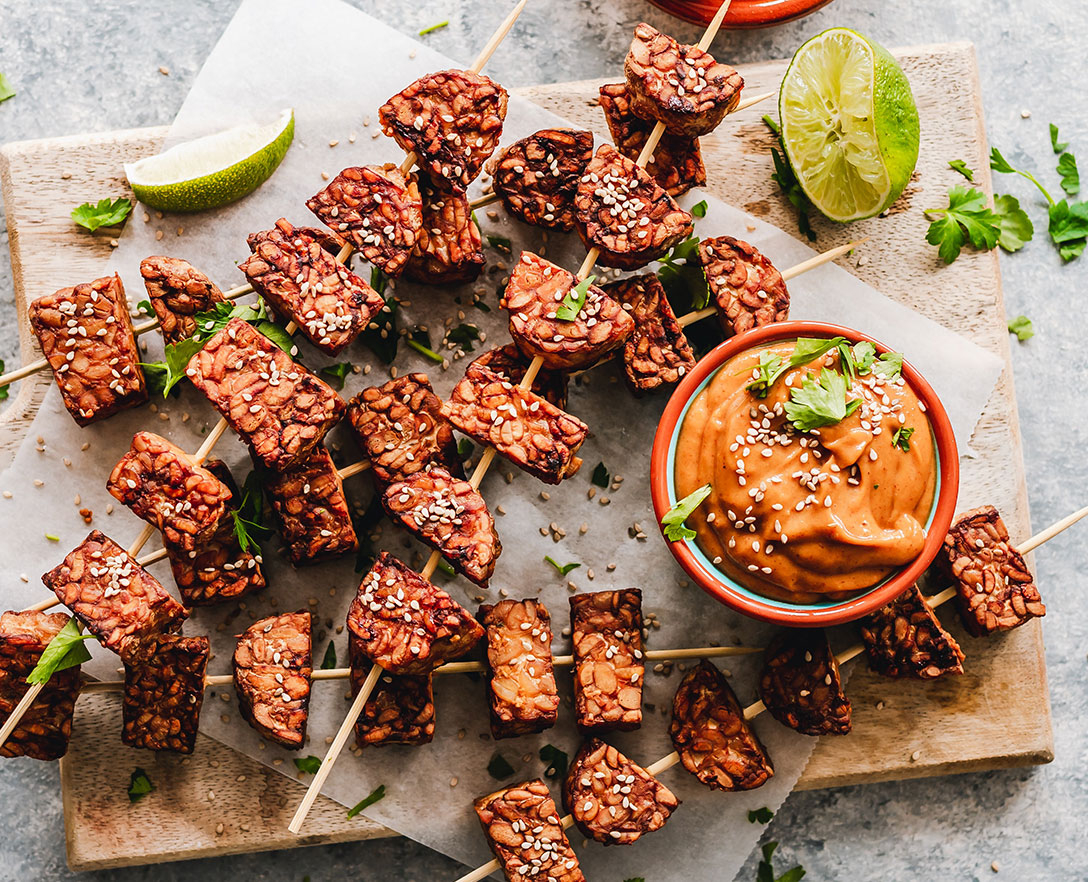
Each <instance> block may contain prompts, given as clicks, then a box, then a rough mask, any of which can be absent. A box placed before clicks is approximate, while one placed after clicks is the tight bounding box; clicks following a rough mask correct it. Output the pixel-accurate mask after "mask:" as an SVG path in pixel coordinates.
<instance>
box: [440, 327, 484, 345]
mask: <svg viewBox="0 0 1088 882" xmlns="http://www.w3.org/2000/svg"><path fill="white" fill-rule="evenodd" d="M480 339H482V338H481V336H480V329H479V328H478V327H476V325H470V324H467V323H464V322H462V323H461V324H459V325H458V326H457V327H456V328H451V329H450V331H449V333H447V334H446V342H447V343H453V344H454V345H456V346H460V347H461V349H462V351H464V352H473V351H475V347H474V346H473V345H472V344H473V343H475V342H476V341H477V340H480Z"/></svg>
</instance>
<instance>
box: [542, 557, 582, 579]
mask: <svg viewBox="0 0 1088 882" xmlns="http://www.w3.org/2000/svg"><path fill="white" fill-rule="evenodd" d="M544 560H545V561H546V562H547V563H550V564H551V565H552V566H553V567H555V569H556V572H558V573H559V575H561V576H565V575H566V574H567V573H569V572H570V571H571V570H576V569H578V567H580V566H581V564H580V563H568V564H560V563H559V562H558V561H556V560H555V558H552V557H549V556H548V555H544Z"/></svg>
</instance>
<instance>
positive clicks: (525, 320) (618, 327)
mask: <svg viewBox="0 0 1088 882" xmlns="http://www.w3.org/2000/svg"><path fill="white" fill-rule="evenodd" d="M577 284H578V279H577V278H576V277H575V276H574V274H573V273H569V272H567V271H566V270H565V269H563V268H562V267H561V266H556V265H555V264H554V263H549V262H548V261H546V260H545V259H544V258H542V257H538V256H537V255H536V254H534V253H533V252H531V251H523V252H522V253H521V256H520V257H519V258H518V262H517V265H516V266H515V267H514V270H513V272H511V273H510V282H509V284H507V286H506V289H505V290H504V291H503V294H502V299H501V300H500V302H499V305H500V306H501V307H502V308H503V309H506V310H508V311H509V313H510V336H511V337H513V338H514V342H515V343H516V344H517V347H518V349H520V350H521V351H522V352H523V353H524V354H525V355H526V356H528V357H529V358H533V357H535V356H538V355H539V356H540V357H541V358H542V359H544V366H545V367H547V368H551V369H552V370H558V371H572V370H578V369H579V368H585V367H589V366H590V365H592V364H595V363H596V362H598V361H600V360H601V359H602V358H604V356H606V355H607V354H608V353H609V352H611V351H612V350H613V349H615V348H616V347H617V346H620V345H621V344H622V343H623V341H624V340H626V339H627V335H628V334H630V333H631V331H633V330H634V327H635V323H634V321H633V320H632V319H631V317H630V316H629V315H628V314H627V313H626V312H624V310H623V307H621V306H620V305H619V304H618V303H617V302H616V301H615V300H613V299H612V298H611V297H609V296H608V295H607V294H605V292H604V291H602V290H601V289H600V288H598V287H597V286H596V285H590V286H589V289H588V290H587V291H586V300H585V303H584V304H583V305H582V308H581V309H580V310H579V311H578V314H577V316H576V317H575V318H574V319H573V320H572V321H563V320H561V319H559V318H557V317H556V310H557V309H558V308H559V306H560V304H561V303H562V302H563V299H564V298H565V297H566V296H567V295H568V294H569V293H570V292H571V290H572V289H573V288H574V287H575V286H576V285H577Z"/></svg>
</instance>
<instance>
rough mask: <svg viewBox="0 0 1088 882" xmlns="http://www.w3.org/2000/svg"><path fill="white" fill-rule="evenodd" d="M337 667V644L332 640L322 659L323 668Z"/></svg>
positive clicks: (328, 669)
mask: <svg viewBox="0 0 1088 882" xmlns="http://www.w3.org/2000/svg"><path fill="white" fill-rule="evenodd" d="M335 667H336V644H335V643H333V642H332V641H331V640H330V641H329V645H328V647H327V648H326V649H325V657H324V658H323V659H321V670H323V671H331V670H332V669H333V668H335Z"/></svg>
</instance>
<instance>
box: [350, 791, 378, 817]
mask: <svg viewBox="0 0 1088 882" xmlns="http://www.w3.org/2000/svg"><path fill="white" fill-rule="evenodd" d="M383 799H385V785H384V784H379V785H378V786H377V787H375V788H374V789H373V790H372V791H370V795H369V796H367V797H365V798H364V799H363V800H362V801H361V802H357V803H356V804H355V805H353V806H352V807H351V808H349V809H348V817H349V818H354V817H355V816H356V815H357V814H359V812H361V811H362V810H363V809H365V808H369V807H370V806H372V805H374V803H376V802H379V801H380V800H383Z"/></svg>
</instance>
